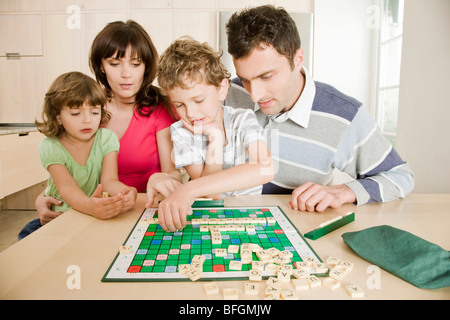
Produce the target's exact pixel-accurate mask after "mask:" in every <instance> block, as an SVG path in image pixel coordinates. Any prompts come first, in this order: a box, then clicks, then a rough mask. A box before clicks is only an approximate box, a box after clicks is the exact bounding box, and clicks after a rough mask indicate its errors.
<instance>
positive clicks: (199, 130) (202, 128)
mask: <svg viewBox="0 0 450 320" xmlns="http://www.w3.org/2000/svg"><path fill="white" fill-rule="evenodd" d="M181 122H182V123H183V126H184V127H185V128H186V129H187V130H189V131H190V132H192V133H193V134H204V135H207V136H208V137H212V136H214V137H222V136H223V134H222V130H221V129H220V126H219V124H218V123H217V122H210V123H206V124H200V125H198V126H193V125H192V124H191V123H189V122H186V121H185V120H183V119H181Z"/></svg>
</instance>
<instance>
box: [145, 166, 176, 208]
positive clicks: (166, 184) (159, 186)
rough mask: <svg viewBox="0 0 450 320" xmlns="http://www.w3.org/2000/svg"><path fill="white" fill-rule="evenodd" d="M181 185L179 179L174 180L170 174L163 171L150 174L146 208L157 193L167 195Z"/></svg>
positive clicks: (150, 204)
mask: <svg viewBox="0 0 450 320" xmlns="http://www.w3.org/2000/svg"><path fill="white" fill-rule="evenodd" d="M180 185H181V182H180V181H177V180H175V179H174V178H172V177H171V176H170V175H168V174H167V173H164V172H156V173H154V174H152V175H151V177H150V179H148V183H147V199H148V200H147V203H146V204H145V207H146V208H150V207H151V206H152V205H153V203H154V201H155V199H156V198H157V196H158V194H161V195H162V196H163V197H168V196H169V195H170V194H171V193H172V192H174V191H175V190H176V189H177V188H178V187H179V186H180Z"/></svg>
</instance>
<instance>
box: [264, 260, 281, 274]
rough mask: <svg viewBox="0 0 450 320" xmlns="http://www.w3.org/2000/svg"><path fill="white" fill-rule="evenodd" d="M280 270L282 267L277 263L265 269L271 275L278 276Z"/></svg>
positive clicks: (268, 265)
mask: <svg viewBox="0 0 450 320" xmlns="http://www.w3.org/2000/svg"><path fill="white" fill-rule="evenodd" d="M279 269H280V266H279V265H277V264H275V263H268V264H267V265H266V267H265V268H264V270H265V271H266V272H267V273H270V274H277V273H278V270H279Z"/></svg>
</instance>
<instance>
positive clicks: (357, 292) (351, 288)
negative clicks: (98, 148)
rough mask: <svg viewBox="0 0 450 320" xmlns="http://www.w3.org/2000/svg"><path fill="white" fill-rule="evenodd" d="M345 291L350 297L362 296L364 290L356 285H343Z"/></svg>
mask: <svg viewBox="0 0 450 320" xmlns="http://www.w3.org/2000/svg"><path fill="white" fill-rule="evenodd" d="M345 291H347V293H348V295H349V296H350V297H352V298H362V297H364V291H363V290H362V288H361V287H360V286H358V285H354V284H351V285H348V286H346V287H345Z"/></svg>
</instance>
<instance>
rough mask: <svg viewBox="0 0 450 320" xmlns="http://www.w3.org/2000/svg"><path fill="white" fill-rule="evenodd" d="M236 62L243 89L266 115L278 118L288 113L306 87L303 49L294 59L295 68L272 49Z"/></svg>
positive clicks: (251, 54)
mask: <svg viewBox="0 0 450 320" xmlns="http://www.w3.org/2000/svg"><path fill="white" fill-rule="evenodd" d="M233 62H234V66H235V67H236V74H237V75H238V77H239V78H241V80H242V84H243V85H244V88H245V89H246V90H247V91H248V92H249V93H250V96H251V98H252V100H253V101H254V102H257V103H258V105H259V107H260V108H261V111H262V112H263V113H264V114H267V115H276V114H278V113H280V112H282V111H288V110H289V109H291V108H292V106H293V105H294V104H295V102H296V101H297V99H298V98H299V97H300V93H301V91H302V90H303V85H304V79H303V76H302V74H301V73H300V70H301V68H302V67H303V50H302V49H299V50H298V51H297V54H296V55H295V57H294V65H295V66H294V69H292V68H291V65H290V63H289V60H288V59H287V57H286V56H283V55H281V54H279V53H278V52H277V51H276V50H275V49H274V48H273V47H272V46H265V47H263V48H262V49H259V48H257V49H253V50H252V51H251V52H250V54H248V55H247V56H245V57H242V58H239V59H234V58H233Z"/></svg>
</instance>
